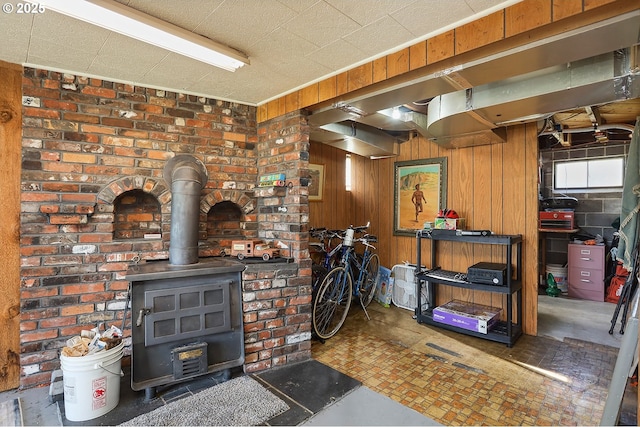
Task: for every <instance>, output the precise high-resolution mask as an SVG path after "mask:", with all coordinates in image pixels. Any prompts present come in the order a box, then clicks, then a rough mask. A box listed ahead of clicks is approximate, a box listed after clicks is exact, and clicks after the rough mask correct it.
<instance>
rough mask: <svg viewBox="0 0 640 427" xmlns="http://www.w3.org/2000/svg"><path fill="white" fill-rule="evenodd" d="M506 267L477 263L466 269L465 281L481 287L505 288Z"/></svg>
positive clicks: (498, 264) (497, 264) (491, 263)
mask: <svg viewBox="0 0 640 427" xmlns="http://www.w3.org/2000/svg"><path fill="white" fill-rule="evenodd" d="M506 279H507V265H506V264H501V263H495V262H479V263H477V264H474V265H472V266H471V267H469V268H468V269H467V280H469V281H470V282H472V283H480V284H483V285H495V286H505V285H506V283H507V280H506Z"/></svg>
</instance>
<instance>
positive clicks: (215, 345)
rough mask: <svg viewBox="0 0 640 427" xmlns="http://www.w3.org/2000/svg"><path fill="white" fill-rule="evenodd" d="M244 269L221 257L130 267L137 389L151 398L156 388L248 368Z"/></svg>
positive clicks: (133, 383)
mask: <svg viewBox="0 0 640 427" xmlns="http://www.w3.org/2000/svg"><path fill="white" fill-rule="evenodd" d="M244 268H245V266H244V265H243V264H241V263H239V262H237V261H233V260H231V259H228V260H226V259H221V258H214V259H211V260H210V261H204V260H203V261H202V262H199V263H198V264H194V265H191V266H188V267H184V266H180V267H178V266H171V265H169V264H168V263H167V262H164V261H162V262H154V263H147V264H142V265H140V266H136V267H133V268H130V270H129V274H128V275H127V278H128V279H129V280H130V281H131V313H132V316H133V319H132V332H131V343H132V349H131V355H132V357H131V359H132V362H131V363H132V365H131V388H132V389H133V390H136V391H138V390H142V389H145V392H146V396H147V399H150V398H151V397H153V396H154V395H155V387H156V386H160V385H165V384H170V383H174V382H179V381H184V380H187V379H190V378H194V377H196V376H199V375H204V374H208V373H212V372H217V371H221V370H224V369H229V368H232V367H236V366H242V365H243V364H244V331H243V322H242V289H241V288H242V282H241V280H242V279H241V272H242V270H244Z"/></svg>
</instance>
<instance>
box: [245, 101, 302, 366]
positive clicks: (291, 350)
mask: <svg viewBox="0 0 640 427" xmlns="http://www.w3.org/2000/svg"><path fill="white" fill-rule="evenodd" d="M256 152H257V156H258V162H257V164H258V175H270V174H274V173H285V174H286V184H287V185H285V186H284V187H264V188H259V189H256V191H255V194H256V197H257V199H258V223H259V224H260V228H259V230H258V235H259V237H260V238H262V239H264V240H267V241H276V242H281V243H282V244H283V245H284V246H286V248H283V251H284V254H285V255H286V256H290V257H292V258H294V260H295V261H296V264H286V265H279V266H278V267H276V268H275V269H273V270H265V269H261V270H255V269H254V268H252V266H249V267H248V268H247V270H246V271H245V272H244V273H243V290H244V293H243V301H244V303H243V311H244V326H245V340H246V345H245V360H246V363H245V368H246V371H247V372H254V371H259V370H264V369H268V368H271V367H275V366H280V365H284V364H287V363H292V362H298V361H301V360H306V359H308V358H310V357H311V341H310V339H311V260H310V259H309V251H308V223H309V208H308V189H307V188H306V187H305V186H302V185H301V177H305V176H306V175H307V173H306V169H307V165H308V160H309V129H308V126H307V122H306V118H305V117H304V116H301V115H299V114H298V113H291V114H289V115H286V116H283V117H279V118H277V119H273V120H270V121H268V122H265V123H262V124H261V125H260V126H259V128H258V145H257V149H256Z"/></svg>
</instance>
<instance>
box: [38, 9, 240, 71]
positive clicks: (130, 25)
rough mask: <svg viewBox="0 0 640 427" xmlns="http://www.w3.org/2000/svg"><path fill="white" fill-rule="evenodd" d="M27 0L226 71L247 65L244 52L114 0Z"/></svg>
mask: <svg viewBox="0 0 640 427" xmlns="http://www.w3.org/2000/svg"><path fill="white" fill-rule="evenodd" d="M27 1H29V2H30V3H34V4H40V5H43V6H44V7H45V8H46V9H48V10H52V11H54V12H58V13H62V14H64V15H67V16H70V17H72V18H75V19H79V20H81V21H84V22H88V23H90V24H93V25H97V26H98V27H102V28H106V29H107V30H110V31H114V32H116V33H120V34H122V35H125V36H127V37H131V38H134V39H136V40H140V41H142V42H145V43H149V44H152V45H154V46H157V47H160V48H162V49H166V50H170V51H171V52H175V53H177V54H180V55H184V56H187V57H189V58H192V59H195V60H197V61H201V62H204V63H206V64H210V65H213V66H215V67H219V68H223V69H225V70H228V71H235V70H237V69H238V68H240V67H242V66H243V65H245V64H249V59H248V58H247V57H246V56H245V55H243V54H241V53H240V52H238V51H236V50H234V49H232V48H230V47H227V46H224V45H222V44H219V43H216V42H214V41H213V40H209V39H207V38H206V37H202V36H200V35H197V34H194V33H192V32H190V31H187V30H185V29H183V28H180V27H178V26H176V25H173V24H170V23H168V22H166V21H163V20H161V19H158V18H154V17H153V16H150V15H147V14H145V13H142V12H139V11H137V10H135V9H133V8H130V7H128V6H125V5H123V4H120V3H117V2H115V1H107V0H90V1H88V0H27Z"/></svg>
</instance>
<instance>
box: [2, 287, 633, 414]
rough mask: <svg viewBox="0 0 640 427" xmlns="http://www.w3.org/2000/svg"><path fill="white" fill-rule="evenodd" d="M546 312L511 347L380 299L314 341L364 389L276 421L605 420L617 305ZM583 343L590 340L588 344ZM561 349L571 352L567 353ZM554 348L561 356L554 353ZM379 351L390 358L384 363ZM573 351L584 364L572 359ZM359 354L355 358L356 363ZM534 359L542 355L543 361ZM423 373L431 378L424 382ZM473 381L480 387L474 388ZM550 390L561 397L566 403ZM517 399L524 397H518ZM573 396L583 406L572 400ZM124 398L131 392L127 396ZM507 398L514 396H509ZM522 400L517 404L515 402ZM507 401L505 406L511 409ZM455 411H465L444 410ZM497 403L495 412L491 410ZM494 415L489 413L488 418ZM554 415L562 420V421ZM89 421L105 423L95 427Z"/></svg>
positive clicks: (562, 304)
mask: <svg viewBox="0 0 640 427" xmlns="http://www.w3.org/2000/svg"><path fill="white" fill-rule="evenodd" d="M539 306H540V315H539V322H540V327H539V334H540V337H529V336H523V337H521V338H520V339H519V340H518V342H516V344H515V345H514V347H513V348H507V347H506V346H504V345H503V344H498V343H489V342H487V341H486V340H482V339H478V338H473V337H467V336H465V335H463V334H457V333H453V332H449V331H446V332H445V333H443V332H442V331H441V330H439V329H438V328H433V327H431V326H426V325H419V324H417V322H415V320H412V319H411V313H410V312H409V311H408V310H404V309H401V308H398V307H390V308H384V307H382V306H380V305H378V304H376V303H372V305H371V310H370V314H371V317H372V320H371V321H366V320H365V319H364V316H363V314H362V311H361V310H360V309H358V308H357V307H352V309H351V313H350V316H349V318H348V319H347V322H346V323H345V326H344V327H343V330H341V331H340V332H339V333H338V335H336V337H334V338H332V339H331V340H328V341H327V342H326V343H325V344H321V343H318V342H314V343H313V347H312V354H313V357H314V359H316V360H318V361H320V362H321V363H322V364H323V365H325V366H327V367H330V368H331V369H332V370H333V369H335V370H338V371H342V372H344V373H345V374H347V376H348V377H352V378H354V379H355V380H356V381H357V382H358V384H360V385H359V386H356V387H353V388H352V389H349V390H348V391H345V394H344V395H343V396H342V397H341V398H339V399H335V400H336V401H335V403H333V401H332V402H331V404H328V405H327V406H325V407H322V408H319V410H317V411H316V410H313V411H309V412H308V413H307V414H306V415H303V416H302V418H300V419H301V420H302V421H291V422H284V424H282V423H281V424H278V423H273V424H272V423H268V424H269V425H302V424H305V425H391V424H393V425H439V424H442V425H456V424H468V423H472V424H504V425H536V424H544V423H550V424H556V425H562V424H578V425H581V424H597V423H598V421H599V418H598V417H599V414H600V412H599V411H600V409H597V408H601V406H602V402H601V401H599V400H602V395H603V394H604V395H605V396H606V388H607V381H608V380H607V379H606V377H607V375H608V376H609V377H610V374H611V371H612V366H611V365H612V364H613V363H615V358H616V354H617V348H618V347H619V346H620V341H621V337H622V336H621V335H620V334H619V332H618V330H619V323H618V324H617V325H616V333H614V334H613V335H609V334H608V331H609V328H610V326H611V318H612V314H613V310H614V309H615V305H614V304H610V303H593V302H587V301H581V300H571V299H568V298H550V297H547V296H546V295H542V296H540V298H539ZM583 341H584V343H583V344H580V343H581V342H583ZM425 343H426V347H425ZM576 343H577V347H576ZM587 343H593V345H591V344H587ZM563 348H564V349H565V350H562V349H563ZM577 348H580V349H582V350H584V352H585V353H584V354H588V355H589V358H590V357H591V356H593V357H594V363H593V364H588V363H585V362H586V357H585V356H581V353H580V351H578V350H577ZM552 352H553V355H554V357H553V358H551V357H550V354H552ZM377 354H379V355H380V356H382V357H383V358H384V359H380V358H379V356H378V355H377ZM570 355H573V356H575V357H577V358H578V360H568V357H569V356H570ZM352 356H353V357H355V360H352V359H351V357H352ZM523 358H526V361H527V365H530V366H533V369H535V368H540V367H545V364H547V366H546V367H547V368H549V367H553V370H554V371H555V372H556V373H559V374H562V375H564V376H566V377H567V378H570V377H571V376H572V375H574V374H575V378H572V379H570V383H571V381H572V384H573V385H571V386H569V388H568V389H566V390H565V389H563V388H562V387H564V384H563V383H556V382H553V381H551V382H549V379H544V378H538V377H537V376H536V377H533V376H531V375H533V374H531V373H530V370H527V371H526V373H523V371H517V373H516V374H514V372H516V371H514V369H515V368H514V362H515V363H519V362H520V361H519V360H518V359H523ZM536 358H538V359H539V361H538V362H537V361H536ZM390 360H394V361H395V362H393V363H391V364H388V368H385V367H384V366H385V362H388V361H390ZM502 361H504V362H506V363H504V362H502ZM423 363H427V364H426V365H423ZM385 369H387V370H385ZM428 371H429V372H428ZM603 372H604V373H603ZM434 373H435V375H437V376H439V377H442V378H441V379H437V378H438V377H435V376H433V375H434ZM425 374H428V375H429V377H427V376H425ZM449 374H450V375H451V376H450V377H449ZM291 375H295V376H304V375H305V374H304V373H294V374H291ZM308 376H309V377H316V376H317V375H316V374H314V375H308ZM403 376H405V378H404V379H402V378H403ZM421 376H424V377H425V379H424V380H422V379H421V378H419V377H421ZM265 377H268V375H266V376H265ZM393 378H397V380H393ZM532 378H533V380H532ZM442 380H445V381H444V382H443V381H442ZM406 381H408V382H406ZM417 381H419V382H420V383H421V384H424V386H423V387H424V388H423V389H415V388H411V387H413V386H414V385H415V384H417ZM450 381H453V382H450ZM474 381H478V382H477V383H475V385H473V384H474ZM527 383H529V384H527ZM530 383H535V384H534V386H535V387H536V388H534V389H533V390H537V391H536V392H535V393H537V395H535V397H534V395H532V396H531V397H527V395H526V393H528V392H527V391H526V390H527V389H528V387H530V386H531V384H530ZM491 384H494V385H493V386H492V387H493V388H494V389H496V387H500V388H501V389H503V390H505V393H506V394H505V395H504V396H503V395H502V392H500V393H499V394H496V395H495V396H492V395H491V394H489V395H487V396H488V397H487V399H489V400H487V401H486V402H485V403H481V402H482V401H483V399H484V398H483V397H482V396H483V393H484V391H483V388H486V387H487V386H489V385H491ZM580 384H582V386H581V385H580ZM585 384H588V387H585V386H584V385H585ZM462 385H466V386H465V388H464V390H467V391H465V393H469V394H467V395H466V396H462V395H460V394H459V393H458V398H459V399H462V400H460V401H459V402H458V403H455V402H456V399H457V398H456V397H455V395H454V396H453V397H451V396H449V393H450V392H451V391H452V390H455V389H456V388H457V387H458V386H462ZM576 388H577V389H576ZM420 390H422V391H420ZM496 390H497V389H496ZM554 390H555V391H554ZM585 390H588V392H589V394H590V395H591V396H589V397H587V395H585ZM597 390H600V391H599V393H600V394H599V395H598V396H600V397H595V396H594V393H596V391H597ZM551 391H554V393H559V394H560V395H561V396H562V398H561V399H560V398H559V397H558V394H553V393H552V392H551ZM631 392H635V395H634V396H631V399H629V400H630V402H631V403H630V404H629V403H627V405H626V406H625V408H624V412H625V414H624V416H623V418H622V419H621V424H622V425H628V424H631V425H636V424H637V422H636V419H637V417H636V413H637V389H635V390H631ZM496 393H497V391H496ZM513 393H519V394H520V395H518V396H516V395H513V396H512V394H513ZM574 393H575V394H576V398H575V399H577V400H575V399H573V397H572V396H568V395H571V394H574ZM121 394H122V395H123V393H122V392H121ZM501 396H502V397H501ZM508 396H512V397H508ZM552 396H555V397H553V400H562V402H565V403H561V402H554V403H553V405H554V406H550V407H549V404H550V403H551V402H547V401H548V399H551V398H552ZM16 397H19V398H20V400H21V404H22V412H23V420H24V425H33V426H36V425H38V426H43V425H73V424H74V423H70V422H68V421H66V420H65V419H64V417H63V415H62V414H61V413H60V409H59V406H58V404H56V403H51V402H50V399H49V390H48V388H37V389H29V390H12V391H8V392H3V393H0V401H4V400H8V399H13V398H16ZM505 397H508V399H507V400H502V399H503V398H505ZM514 397H515V400H513V402H511V399H513V398H514ZM594 398H595V399H596V401H595V402H594V403H590V404H588V405H587V406H584V407H583V406H582V405H583V403H582V402H584V401H585V399H586V401H590V400H591V399H594ZM478 399H480V400H478ZM519 399H524V403H523V404H524V405H525V406H523V408H524V407H526V408H527V410H526V411H528V412H527V413H526V414H525V413H524V412H523V410H520V411H517V410H516V411H515V413H513V414H511V415H509V414H510V413H511V412H513V411H514V410H515V408H517V407H518V406H517V405H518V403H519ZM538 399H542V402H541V403H540V406H539V409H536V411H537V412H535V413H531V411H532V410H533V408H534V407H535V405H536V404H537V400H538ZM127 401H129V399H128V398H124V399H123V398H121V404H120V405H119V406H126V405H128V403H127ZM510 402H511V403H510ZM545 402H547V403H545ZM578 402H580V403H578ZM505 404H507V406H504V405H505ZM451 405H453V406H451ZM458 405H462V406H459V407H458ZM477 405H480V406H477ZM555 405H560V406H555ZM562 405H564V406H562ZM572 406H573V408H572ZM447 407H451V408H456V407H458V409H453V411H452V410H446V408H447ZM491 407H495V408H497V409H496V410H493V409H491ZM505 408H507V409H505ZM509 408H510V409H509ZM594 408H596V409H595V410H594ZM117 409H118V408H116V409H114V411H116V410H117ZM490 409H491V411H490V412H487V411H489V410H490ZM129 410H130V409H129ZM546 410H549V413H546V412H545V411H546ZM554 413H558V414H560V415H558V417H556V418H554V417H555V415H553V414H554ZM462 417H464V419H463V418H462ZM492 417H493V418H492ZM84 425H99V424H92V422H87V423H84Z"/></svg>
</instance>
